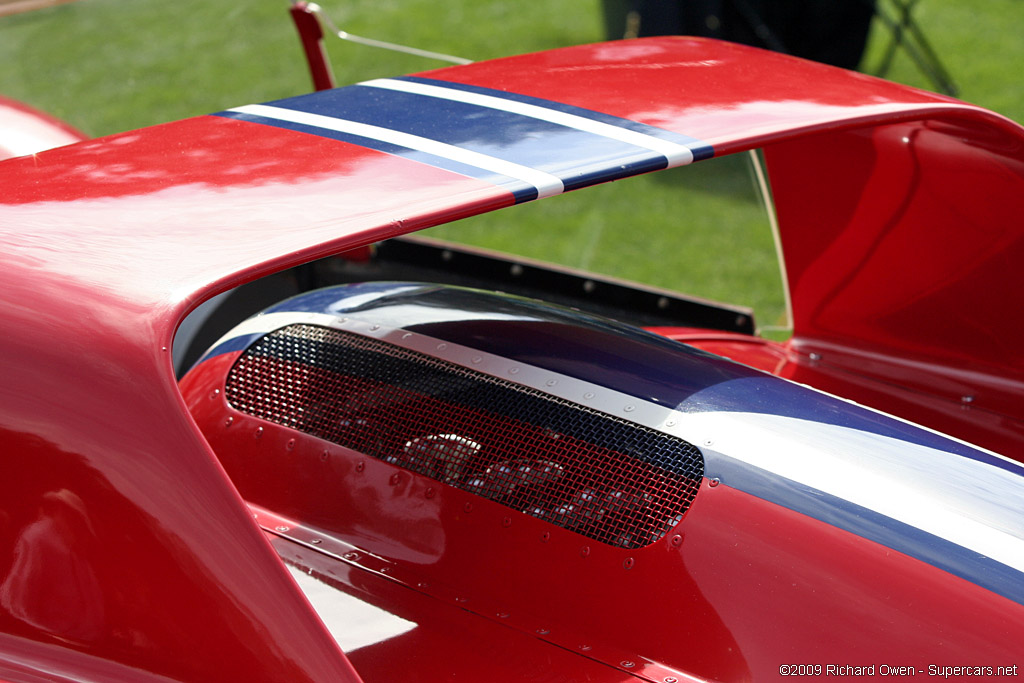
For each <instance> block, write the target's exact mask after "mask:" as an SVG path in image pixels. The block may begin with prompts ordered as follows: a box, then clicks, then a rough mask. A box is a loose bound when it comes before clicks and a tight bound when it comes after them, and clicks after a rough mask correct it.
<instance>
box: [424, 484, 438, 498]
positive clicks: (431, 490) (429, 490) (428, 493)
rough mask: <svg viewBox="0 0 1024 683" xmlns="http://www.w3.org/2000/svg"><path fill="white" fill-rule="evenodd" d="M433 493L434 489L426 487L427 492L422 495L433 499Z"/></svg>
mask: <svg viewBox="0 0 1024 683" xmlns="http://www.w3.org/2000/svg"><path fill="white" fill-rule="evenodd" d="M434 493H435V491H434V487H433V486H428V487H427V490H426V491H424V492H423V495H425V496H426V497H427V498H433V497H434Z"/></svg>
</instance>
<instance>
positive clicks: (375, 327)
mask: <svg viewBox="0 0 1024 683" xmlns="http://www.w3.org/2000/svg"><path fill="white" fill-rule="evenodd" d="M379 329H380V325H370V331H371V332H376V331H377V330H379Z"/></svg>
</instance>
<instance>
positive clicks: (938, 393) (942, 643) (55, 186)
mask: <svg viewBox="0 0 1024 683" xmlns="http://www.w3.org/2000/svg"><path fill="white" fill-rule="evenodd" d="M1022 143H1024V130H1022V129H1021V128H1020V127H1019V126H1017V125H1016V124H1014V123H1013V122H1011V121H1009V120H1007V119H1004V118H1002V117H999V116H998V115H996V114H993V113H990V112H987V111H985V110H982V109H980V108H977V107H974V106H971V105H968V104H964V103H961V102H958V101H955V100H952V99H949V98H946V97H942V96H938V95H932V94H929V93H924V92H921V91H917V90H913V89H909V88H905V87H902V86H898V85H895V84H891V83H887V82H884V81H879V80H876V79H871V78H868V77H864V76H861V75H857V74H852V73H849V72H844V71H841V70H837V69H834V68H831V67H825V66H822V65H817V64H813V63H810V62H804V61H801V60H795V59H790V58H786V57H783V56H780V55H775V54H770V53H764V52H761V51H757V50H753V49H749V48H745V47H741V46H737V45H731V44H726V43H719V42H714V41H709V40H699V39H689V38H663V39H647V40H638V41H630V42H622V43H610V44H601V45H591V46H581V47H574V48H566V49H562V50H555V51H551V52H545V53H539V54H534V55H526V56H522V57H514V58H508V59H502V60H496V61H493V62H485V63H478V64H471V65H466V66H458V67H451V68H446V69H441V70H438V71H435V72H430V73H426V74H420V75H417V76H411V77H405V78H396V79H383V80H378V81H371V82H367V83H363V84H358V85H354V86H349V87H346V88H340V89H334V90H327V91H323V92H320V93H315V94H311V95H304V96H300V97H296V98H290V99H287V100H281V101H277V102H272V103H267V104H262V105H247V106H242V107H238V108H235V109H232V110H229V111H225V112H219V113H217V114H214V115H210V116H202V117H198V118H194V119H189V120H185V121H180V122H175V123H169V124H165V125H161V126H156V127H153V128H149V129H144V130H140V131H133V132H129V133H122V134H118V135H114V136H110V137H107V138H103V139H99V140H92V141H86V142H81V143H78V144H75V145H71V146H69V147H63V148H60V149H55V150H51V151H46V152H40V153H38V154H36V155H33V156H29V157H22V158H18V159H11V160H8V161H5V162H3V163H0V186H2V187H3V188H4V190H3V193H2V196H0V226H2V233H0V240H2V242H3V248H2V249H0V263H2V265H3V267H2V269H0V273H3V275H2V277H3V278H4V282H5V286H4V288H3V293H2V295H0V296H2V299H0V300H2V305H0V319H2V328H3V330H4V333H3V335H2V336H0V353H2V358H3V359H4V368H5V369H4V381H3V384H2V390H0V415H2V416H3V424H2V426H0V443H2V444H3V452H4V458H5V463H6V467H5V476H4V477H3V478H2V480H0V481H2V482H3V484H2V487H3V489H2V496H0V500H2V501H3V507H2V511H0V529H2V530H3V534H2V536H0V625H2V628H0V678H5V679H7V680H10V681H35V680H150V679H151V680H290V681H301V680H318V681H326V680H332V681H336V680H360V678H361V679H363V680H367V681H393V680H423V681H433V680H488V681H498V680H509V681H511V680H516V681H520V680H537V681H541V680H559V681H561V680H564V681H571V680H578V681H583V680H595V681H597V680H600V681H627V680H634V679H640V680H648V681H662V682H666V683H667V682H669V681H682V680H772V679H775V678H776V677H778V676H779V675H780V673H781V674H782V675H786V674H799V675H816V676H830V675H834V676H841V675H874V676H885V675H911V674H915V675H944V676H950V675H962V674H964V673H971V674H985V673H989V674H991V675H1016V674H1018V673H1019V671H1018V670H1017V667H1019V666H1021V665H1024V661H1021V660H1020V645H1019V644H1020V642H1021V640H1022V637H1024V476H1022V466H1021V465H1020V463H1019V462H1017V461H1018V460H1021V459H1022V458H1024V410H1022V405H1024V360H1022V358H1024V357H1022V354H1021V351H1020V349H1021V348H1022V344H1021V342H1022V341H1024V339H1022V338H1024V325H1022V324H1021V323H1020V321H1019V319H1018V317H1019V311H1020V310H1021V309H1022V306H1021V304H1022V303H1024V302H1022V301H1021V296H1022V295H1021V291H1022V289H1021V287H1020V286H1019V279H1020V278H1019V275H1017V270H1016V268H1015V264H1016V263H1017V262H1019V261H1020V260H1021V258H1022V257H1024V228H1022V225H1021V222H1020V218H1019V217H1020V216H1021V215H1022V214H1024V206H1022V204H1024V193H1022V192H1021V189H1022V187H1024V185H1022V182H1024V144H1022ZM753 149H762V150H763V151H764V158H765V160H766V162H767V166H768V170H769V174H770V177H771V182H772V191H773V196H774V200H775V204H776V206H777V209H778V218H779V232H780V236H781V243H782V248H783V251H784V253H785V264H786V265H785V267H786V277H787V280H788V285H789V289H790V291H791V293H792V308H793V316H794V333H793V337H792V338H791V340H789V341H788V342H785V343H780V344H775V343H770V342H765V341H763V340H760V339H758V338H756V337H753V336H752V335H751V334H750V332H751V331H752V329H753V323H752V321H751V320H750V318H749V314H748V313H747V312H744V311H742V310H739V309H734V308H729V307H721V306H713V305H704V304H702V303H700V302H693V301H687V300H685V299H680V300H679V301H675V300H670V299H669V298H666V299H665V301H666V302H667V303H666V306H669V305H671V306H674V305H676V304H678V305H679V306H681V307H686V306H689V307H690V308H686V310H687V311H692V317H690V318H687V317H686V316H685V315H681V316H680V318H679V319H678V320H676V321H674V322H673V321H668V322H661V323H653V324H646V325H645V326H646V327H649V328H652V329H653V330H654V331H656V332H659V333H660V334H657V335H656V334H653V333H652V331H651V330H647V331H644V330H640V329H638V328H636V327H633V326H629V325H626V324H624V323H620V322H613V321H609V320H607V319H604V318H598V317H594V316H591V315H590V314H587V313H582V312H579V311H574V310H572V309H566V308H559V307H557V306H552V305H549V304H545V303H539V302H537V301H534V300H527V299H522V298H519V297H515V296H509V295H500V294H495V293H493V292H484V291H480V290H478V289H465V288H460V287H453V286H450V285H440V284H431V283H423V282H414V281H413V280H422V279H423V278H421V277H419V275H418V274H416V275H415V276H409V275H406V273H408V272H410V271H407V270H402V271H400V272H399V275H400V277H393V276H392V275H391V274H390V273H391V271H388V273H389V275H388V277H387V278H386V279H387V280H388V282H381V283H362V284H358V283H357V284H346V285H339V286H337V287H333V288H328V289H324V290H313V291H308V290H309V287H307V286H305V285H304V284H303V281H302V275H301V274H302V273H303V272H305V271H303V268H308V267H309V266H304V265H303V264H310V263H312V262H314V261H316V260H318V259H322V258H325V257H330V256H332V255H336V254H339V253H343V252H347V253H350V254H351V253H353V251H354V250H359V249H361V248H363V247H367V246H369V245H372V244H374V243H378V242H380V241H382V240H386V239H388V238H392V237H396V236H399V235H403V234H405V233H409V232H411V231H415V230H418V229H422V228H426V227H430V226H433V225H437V224H439V223H443V222H447V221H451V220H454V219H457V218H461V217H465V216H470V215H473V214H478V213H482V212H485V211H490V210H494V209H498V208H502V207H508V206H512V205H514V204H517V203H521V202H524V201H530V200H534V199H539V198H543V197H546V196H550V195H553V194H558V193H561V192H564V191H568V190H575V189H581V188H584V187H586V186H588V185H593V184H597V183H600V182H605V181H609V180H615V179H618V178H622V177H626V176H629V175H635V174H638V173H645V172H649V171H655V170H658V169H660V168H666V167H670V166H676V165H681V164H685V163H691V162H694V161H698V162H699V161H700V160H702V159H705V158H709V157H712V156H722V155H726V154H732V153H739V152H745V151H747V150H753ZM388 244H391V243H385V244H384V245H382V246H381V247H380V249H379V251H378V256H380V257H381V258H383V257H384V256H386V255H387V254H398V251H397V250H401V249H405V250H412V253H413V254H414V259H413V260H419V262H420V264H421V265H422V261H423V260H424V259H426V258H430V257H431V256H430V254H433V255H435V256H437V258H438V259H439V262H440V263H443V262H447V261H450V260H452V259H454V260H455V261H459V260H461V259H463V258H465V259H466V260H467V262H471V263H474V264H476V265H477V266H478V268H479V269H480V270H481V272H482V276H481V277H482V278H483V279H484V280H487V278H488V276H489V275H491V274H496V272H497V267H496V266H495V265H494V264H495V263H497V261H495V260H493V259H492V260H488V259H490V258H491V257H490V256H488V255H482V254H473V253H467V254H465V255H463V254H460V253H458V252H457V250H446V249H432V248H431V247H430V245H426V244H425V243H422V242H415V241H413V242H398V243H395V246H388ZM389 250H390V251H389ZM417 250H419V251H417ZM416 254H420V256H416ZM474 259H475V260H474ZM321 263H323V262H321ZM534 265H535V264H529V263H516V264H513V270H515V268H516V267H518V269H519V271H518V272H519V273H524V272H525V273H526V275H529V274H530V272H531V270H530V269H531V268H534ZM367 267H368V268H376V267H377V266H375V265H373V264H372V263H371V265H369V266H367ZM381 268H383V266H381ZM289 269H291V270H289ZM275 273H276V274H278V275H274V274H275ZM281 273H285V276H282V275H280V274H281ZM563 276H564V277H570V276H571V274H568V273H564V272H558V271H554V275H552V276H551V277H554V278H556V280H555V281H556V282H561V281H560V280H557V278H558V277H563ZM275 278H277V279H275ZM282 278H284V279H282ZM285 281H287V283H288V284H287V287H283V288H282V287H279V286H278V285H280V283H282V282H285ZM583 282H584V288H586V287H590V288H593V287H597V288H598V290H599V291H607V292H616V291H618V290H616V289H615V286H616V284H617V283H614V282H609V281H606V280H601V279H599V278H595V279H591V280H585V281H583ZM586 282H589V283H590V285H586V284H585V283H586ZM275 283H276V284H275ZM254 287H255V288H259V287H264V288H269V289H271V290H273V292H272V293H271V294H267V293H265V292H264V293H262V294H259V295H258V296H257V297H256V298H257V299H258V305H257V306H256V307H255V308H256V309H263V313H262V314H261V315H258V316H256V317H254V318H251V319H248V320H246V321H245V322H242V323H241V324H240V325H239V326H238V327H232V325H233V321H230V322H229V321H228V319H229V318H230V317H231V316H230V315H229V313H231V311H229V310H228V309H230V308H231V305H230V304H231V302H232V301H233V299H232V297H234V296H235V294H236V293H237V292H242V291H248V292H255V291H256V289H253V288H254ZM605 287H607V289H602V288H605ZM247 288H248V289H247ZM489 289H502V287H501V286H500V285H497V286H494V287H490V288H489ZM281 292H283V294H298V295H299V296H297V297H296V298H291V299H288V300H287V301H284V302H281V303H276V302H277V300H278V299H281V298H283V294H281ZM609 296H611V294H609ZM648 296H652V297H654V299H655V301H656V302H657V301H660V299H658V297H659V296H661V294H660V293H657V292H650V291H640V294H639V297H640V299H643V298H644V297H648ZM204 301H210V302H211V303H208V304H204V306H205V307H206V308H203V307H200V304H201V303H202V302H204ZM271 304H272V305H271ZM658 305H660V304H657V303H655V307H657V306H658ZM193 311H196V312H197V313H193V316H191V317H190V318H188V319H187V316H189V314H190V313H191V312H193ZM203 311H206V313H203ZM197 315H199V316H200V317H202V316H207V319H217V320H219V321H221V322H223V323H224V329H222V330H220V331H219V332H218V334H221V332H223V336H220V338H219V341H217V342H216V343H212V344H206V343H205V342H202V343H200V341H198V340H199V337H193V336H192V334H193V333H191V332H188V333H187V334H186V333H185V332H183V331H179V326H182V323H183V321H186V322H185V326H184V327H182V328H181V330H185V329H186V328H187V327H188V326H189V325H192V324H195V325H200V326H201V322H200V323H196V322H195V321H196V316H197ZM238 317H240V318H244V317H245V315H244V314H243V315H240V316H238ZM189 321H191V322H189ZM176 332H178V334H179V339H178V342H177V345H176V344H175V334H176ZM670 338H672V339H681V340H688V341H691V342H693V344H692V345H684V344H679V343H677V342H676V341H672V339H670ZM191 346H198V347H203V348H204V349H205V347H206V346H208V347H209V348H208V350H205V352H204V353H202V357H201V359H200V360H199V361H198V362H197V363H195V364H194V365H193V366H192V367H191V370H190V371H189V372H188V373H187V374H186V375H185V376H184V378H183V379H182V380H181V384H180V387H179V382H178V378H177V377H176V375H175V369H174V360H173V358H172V351H173V352H177V351H178V347H182V348H184V347H191ZM172 347H175V348H173V349H172ZM201 350H203V349H201ZM708 351H711V352H720V353H722V354H724V355H726V356H731V357H734V358H735V359H736V360H739V361H740V363H736V362H732V361H729V360H726V359H725V358H723V357H721V356H716V355H712V353H708ZM179 365H180V364H179ZM765 370H767V371H768V372H765ZM790 380H795V382H794V381H790ZM802 385H809V386H802ZM811 387H814V388H811ZM819 390H823V391H826V392H829V393H828V394H825V393H822V391H819ZM853 401H856V402H857V403H854V402H853ZM859 404H863V405H859ZM864 406H870V407H864ZM875 409H880V410H884V411H885V412H886V413H889V414H891V415H892V416H890V415H888V414H883V413H880V412H876V410H875ZM912 422H914V423H921V424H922V425H924V426H923V427H918V426H916V425H915V424H912ZM971 444H976V445H971Z"/></svg>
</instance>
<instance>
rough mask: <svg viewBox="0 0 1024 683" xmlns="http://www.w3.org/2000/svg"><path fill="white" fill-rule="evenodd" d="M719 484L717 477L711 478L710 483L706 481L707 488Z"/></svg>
mask: <svg viewBox="0 0 1024 683" xmlns="http://www.w3.org/2000/svg"><path fill="white" fill-rule="evenodd" d="M721 483H722V480H721V479H719V478H718V477H713V478H712V479H711V480H710V481H708V486H718V485H719V484H721Z"/></svg>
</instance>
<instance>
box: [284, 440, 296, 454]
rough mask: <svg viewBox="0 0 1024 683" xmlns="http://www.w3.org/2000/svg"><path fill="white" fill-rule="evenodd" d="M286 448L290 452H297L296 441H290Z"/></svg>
mask: <svg viewBox="0 0 1024 683" xmlns="http://www.w3.org/2000/svg"><path fill="white" fill-rule="evenodd" d="M284 447H285V448H286V449H288V450H289V451H294V450H295V439H288V443H286V444H285V445H284Z"/></svg>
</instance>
